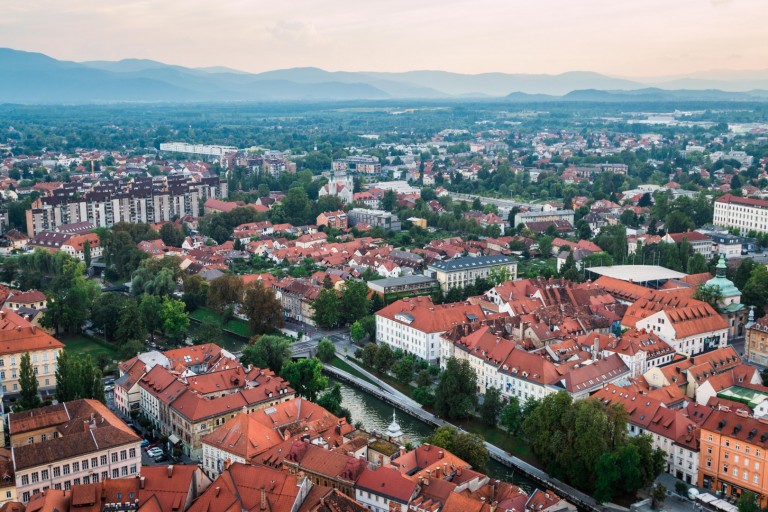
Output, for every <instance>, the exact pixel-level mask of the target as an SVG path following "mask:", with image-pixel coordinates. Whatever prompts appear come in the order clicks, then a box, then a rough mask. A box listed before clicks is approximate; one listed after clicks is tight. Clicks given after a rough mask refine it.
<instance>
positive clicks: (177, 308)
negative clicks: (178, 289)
mask: <svg viewBox="0 0 768 512" xmlns="http://www.w3.org/2000/svg"><path fill="white" fill-rule="evenodd" d="M160 318H161V319H162V327H163V332H165V334H166V336H168V337H169V338H172V339H179V338H181V336H182V335H183V334H184V333H186V332H187V329H188V328H189V313H187V310H186V307H185V305H184V302H182V301H180V300H176V299H171V298H168V297H164V298H163V302H162V306H161V307H160Z"/></svg>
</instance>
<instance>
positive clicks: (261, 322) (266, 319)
mask: <svg viewBox="0 0 768 512" xmlns="http://www.w3.org/2000/svg"><path fill="white" fill-rule="evenodd" d="M242 312H243V313H244V314H245V316H247V317H248V328H249V330H250V331H251V334H264V333H268V332H272V331H274V330H276V329H279V328H281V327H282V326H283V325H284V324H285V318H284V317H283V305H282V304H281V303H280V300H279V299H278V298H277V296H276V295H275V291H274V290H273V289H272V288H267V287H265V286H262V285H261V283H259V284H257V285H256V286H249V287H247V288H246V289H245V298H244V299H243V306H242Z"/></svg>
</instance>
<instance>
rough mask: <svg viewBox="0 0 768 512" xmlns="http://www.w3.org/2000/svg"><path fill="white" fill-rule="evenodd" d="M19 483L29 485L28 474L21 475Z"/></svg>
mask: <svg viewBox="0 0 768 512" xmlns="http://www.w3.org/2000/svg"><path fill="white" fill-rule="evenodd" d="M21 485H29V475H21Z"/></svg>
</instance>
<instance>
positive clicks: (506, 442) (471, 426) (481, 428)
mask: <svg viewBox="0 0 768 512" xmlns="http://www.w3.org/2000/svg"><path fill="white" fill-rule="evenodd" d="M452 423H453V424H454V425H456V426H458V427H461V428H462V429H464V430H466V431H467V432H472V433H473V434H477V435H478V436H480V437H481V438H482V439H483V440H485V441H488V442H489V443H491V444H493V445H496V446H498V447H499V448H501V449H502V450H504V451H506V452H508V453H511V454H512V455H514V456H515V457H519V458H521V459H523V460H524V461H525V462H527V463H529V464H532V465H533V466H536V467H537V468H542V469H543V468H544V467H545V466H544V464H542V462H541V461H540V460H539V459H538V458H536V456H535V455H534V454H533V452H532V451H531V448H530V447H529V446H528V445H527V444H526V443H525V441H523V440H522V439H520V438H519V437H515V436H510V435H509V434H507V433H506V432H505V431H504V430H502V429H500V428H497V427H489V426H488V425H486V424H485V423H483V421H482V420H481V419H479V418H474V417H473V418H468V419H465V420H453V421H452Z"/></svg>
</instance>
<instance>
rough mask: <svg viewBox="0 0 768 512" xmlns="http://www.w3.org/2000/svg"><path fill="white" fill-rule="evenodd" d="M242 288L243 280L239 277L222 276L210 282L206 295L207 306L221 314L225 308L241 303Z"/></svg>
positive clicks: (231, 275)
mask: <svg viewBox="0 0 768 512" xmlns="http://www.w3.org/2000/svg"><path fill="white" fill-rule="evenodd" d="M244 288H245V286H244V285H243V280H242V279H241V278H240V277H238V276H236V275H233V274H224V275H223V276H221V277H219V278H216V279H214V280H213V281H211V284H210V285H209V287H208V293H207V294H206V300H207V305H208V307H209V308H211V309H212V310H214V311H216V312H217V313H218V314H221V313H222V312H223V311H224V309H225V308H226V307H227V306H229V305H232V304H240V303H241V302H242V300H243V289H244Z"/></svg>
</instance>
